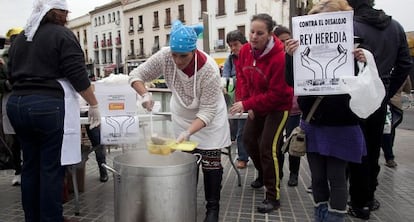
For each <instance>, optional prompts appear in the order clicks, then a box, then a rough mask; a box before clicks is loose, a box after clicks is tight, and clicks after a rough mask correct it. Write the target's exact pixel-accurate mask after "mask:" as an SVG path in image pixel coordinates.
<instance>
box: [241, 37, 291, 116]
mask: <svg viewBox="0 0 414 222" xmlns="http://www.w3.org/2000/svg"><path fill="white" fill-rule="evenodd" d="M273 40H274V45H273V47H272V48H271V49H270V51H266V50H265V52H264V53H263V54H262V55H261V56H260V57H259V58H257V59H254V58H253V53H252V49H251V45H250V44H245V45H244V46H243V47H242V48H241V50H240V53H239V59H238V61H237V66H236V71H237V87H236V88H237V89H241V90H239V93H240V94H239V96H240V97H239V99H240V100H241V101H242V102H243V107H244V110H250V109H252V110H253V111H255V113H258V114H263V115H266V114H268V113H270V112H273V111H286V110H287V111H288V110H290V109H291V107H292V98H293V89H292V87H290V86H289V85H288V84H287V83H286V81H285V52H284V50H283V43H282V42H281V41H280V40H279V39H278V38H276V36H273Z"/></svg>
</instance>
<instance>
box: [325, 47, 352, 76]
mask: <svg viewBox="0 0 414 222" xmlns="http://www.w3.org/2000/svg"><path fill="white" fill-rule="evenodd" d="M337 50H338V52H339V54H338V55H337V56H335V57H334V58H332V59H331V60H330V61H329V62H328V64H326V67H325V78H326V79H327V78H328V74H331V75H332V78H333V79H335V71H336V70H337V69H338V68H339V67H341V66H343V65H344V64H345V63H346V61H347V58H348V56H347V51H348V50H346V49H344V47H343V46H342V45H341V44H339V45H338V47H337Z"/></svg>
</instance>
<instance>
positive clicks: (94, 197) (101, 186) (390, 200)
mask: <svg viewBox="0 0 414 222" xmlns="http://www.w3.org/2000/svg"><path fill="white" fill-rule="evenodd" d="M413 145H414V131H411V130H405V129H398V130H397V138H396V144H395V149H394V150H395V155H396V162H397V163H398V166H397V167H396V168H395V169H391V168H388V167H385V166H384V159H383V157H382V155H381V159H380V164H381V172H380V175H379V186H378V190H377V192H376V198H377V199H378V200H379V201H380V203H381V207H380V209H379V210H377V211H375V212H373V214H372V215H371V219H370V221H384V222H390V221H398V222H401V221H413V219H412V218H414V210H413V209H414V192H413V191H414V170H413V169H414V152H413V148H414V147H413ZM235 150H236V149H235V147H233V149H232V152H233V159H235V156H236V154H235V153H234V152H235ZM128 151H129V149H124V151H122V149H120V148H118V149H111V151H110V153H109V154H108V158H107V159H108V164H109V165H112V159H113V158H114V157H115V156H116V155H119V154H121V153H122V152H128ZM222 158H223V166H224V169H225V171H224V175H223V189H222V199H221V209H220V221H226V222H227V221H229V222H233V221H234V222H236V221H239V222H247V221H285V222H288V221H289V222H290V221H298V222H304V221H313V217H312V212H313V206H312V199H311V195H310V194H308V193H307V192H306V191H305V188H306V187H307V186H308V185H309V184H310V173H309V169H308V164H307V161H306V159H305V158H303V159H302V162H301V170H300V177H299V185H298V186H297V187H293V188H292V187H288V186H287V177H288V175H289V172H288V167H287V162H288V161H286V163H285V164H286V165H285V167H284V174H285V178H283V180H282V183H281V208H280V210H277V211H274V212H272V213H269V214H261V213H258V212H257V211H256V206H257V205H258V204H260V203H261V201H262V200H263V198H264V192H263V190H262V189H258V190H255V189H252V188H251V187H250V182H251V181H253V180H254V178H255V177H256V175H255V174H256V172H255V170H254V167H253V165H252V163H251V162H250V163H249V165H248V167H247V168H246V169H242V170H240V173H241V183H242V185H241V186H240V187H239V186H238V182H237V177H236V173H235V171H234V170H233V169H232V168H231V165H230V161H229V158H228V157H227V156H224V155H223V157H222ZM85 175H86V176H85V190H84V192H81V193H80V203H79V206H80V215H79V216H75V214H74V212H75V206H76V205H75V201H74V200H73V199H72V200H70V201H69V202H67V203H65V204H64V214H65V216H67V217H69V218H72V219H77V220H79V221H82V222H92V221H96V222H98V221H99V222H112V221H114V196H113V195H114V187H113V179H112V177H110V180H109V181H108V182H106V183H101V182H99V179H98V169H97V164H96V162H95V157H94V156H93V154H91V155H90V158H89V160H88V161H87V162H86V170H85ZM286 175H287V176H286ZM12 178H13V171H11V170H3V171H0V190H1V192H0V221H1V222H12V221H24V218H23V211H22V207H21V202H20V187H13V186H11V180H12ZM201 180H202V177H200V181H199V183H198V187H197V190H198V196H197V218H198V220H197V221H202V220H203V217H204V212H205V210H204V192H203V187H202V184H203V183H202V181H201ZM346 221H360V220H357V219H354V218H351V217H347V218H346Z"/></svg>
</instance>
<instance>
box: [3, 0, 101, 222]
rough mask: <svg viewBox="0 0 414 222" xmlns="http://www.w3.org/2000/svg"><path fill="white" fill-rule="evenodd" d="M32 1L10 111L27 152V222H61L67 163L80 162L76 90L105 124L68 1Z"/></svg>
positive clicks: (18, 43)
mask: <svg viewBox="0 0 414 222" xmlns="http://www.w3.org/2000/svg"><path fill="white" fill-rule="evenodd" d="M33 6H34V7H33V11H32V14H31V16H30V17H29V19H28V23H27V25H26V26H25V28H24V32H23V33H21V34H19V35H18V36H17V37H16V39H15V41H14V43H13V45H12V46H11V47H10V50H9V56H10V57H9V62H8V70H9V73H10V82H11V83H12V93H11V96H10V98H9V100H8V102H7V115H8V116H9V119H10V122H11V125H12V126H13V128H14V130H15V132H16V135H17V138H18V139H19V142H20V144H21V148H22V151H23V169H22V174H21V178H22V183H21V191H22V206H23V210H24V214H25V221H54V222H62V221H64V218H63V207H62V192H63V180H64V175H65V167H64V166H63V165H67V164H75V163H78V162H79V161H81V153H80V127H79V126H80V116H79V107H78V106H77V105H78V102H77V92H79V94H80V95H81V96H82V97H83V98H84V99H85V100H86V101H87V102H88V103H89V104H90V106H89V111H88V115H89V116H88V117H89V124H90V128H95V127H97V126H99V125H100V113H99V109H98V101H97V100H96V97H95V95H94V94H93V90H92V87H91V83H90V81H89V78H88V74H87V71H86V67H85V60H84V54H83V51H82V48H81V46H80V45H79V43H78V40H77V38H76V36H75V35H74V34H73V32H72V31H71V30H69V29H68V28H66V27H65V26H64V25H65V24H66V21H67V15H68V8H67V3H66V1H65V0H35V1H34V5H33ZM70 114H72V115H70ZM71 124H72V125H71ZM68 126H70V127H69V128H68ZM76 139H79V143H78V141H76ZM76 146H79V149H76ZM67 154H72V155H67Z"/></svg>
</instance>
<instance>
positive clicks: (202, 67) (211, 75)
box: [129, 21, 231, 222]
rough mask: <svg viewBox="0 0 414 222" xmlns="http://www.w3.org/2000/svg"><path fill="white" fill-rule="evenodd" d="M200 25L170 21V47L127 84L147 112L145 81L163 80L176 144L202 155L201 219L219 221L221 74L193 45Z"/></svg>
mask: <svg viewBox="0 0 414 222" xmlns="http://www.w3.org/2000/svg"><path fill="white" fill-rule="evenodd" d="M202 31H203V27H202V26H185V25H183V24H182V23H181V22H180V21H175V22H174V23H173V26H172V30H171V33H170V47H165V48H162V49H161V50H160V51H159V52H157V53H156V54H154V55H153V56H151V57H150V58H149V59H148V60H147V61H146V62H145V63H143V64H142V65H140V66H139V67H137V68H136V69H134V70H132V72H131V73H130V79H129V83H130V84H131V86H132V87H133V88H134V89H135V90H136V91H137V92H138V94H139V95H141V96H142V97H143V99H142V106H143V107H144V108H145V109H147V110H148V111H151V110H152V108H153V105H154V102H153V100H152V98H151V94H150V93H148V91H147V89H146V88H145V85H144V83H145V82H149V81H152V80H154V79H157V78H158V77H160V76H161V75H163V76H164V78H165V81H166V84H167V86H168V88H169V89H171V91H172V97H171V100H170V109H171V113H172V123H173V129H174V132H175V133H176V137H177V142H182V141H184V140H188V139H189V138H190V136H191V140H193V141H196V142H198V147H197V149H196V150H195V152H196V153H200V154H201V155H202V161H201V163H202V170H203V174H204V192H205V198H206V201H207V205H206V208H207V213H206V218H205V220H204V221H209V222H210V221H218V215H219V208H220V207H219V201H220V188H221V181H222V174H223V168H222V166H221V158H220V155H221V149H222V148H224V147H227V146H230V145H231V141H230V128H229V125H228V120H227V107H226V103H225V101H224V96H223V94H222V89H221V80H220V72H219V69H218V66H217V64H216V63H215V61H214V59H213V58H211V57H210V56H209V55H207V54H206V53H205V52H203V51H201V50H198V49H197V47H196V43H197V36H198V34H200V33H201V32H202Z"/></svg>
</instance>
